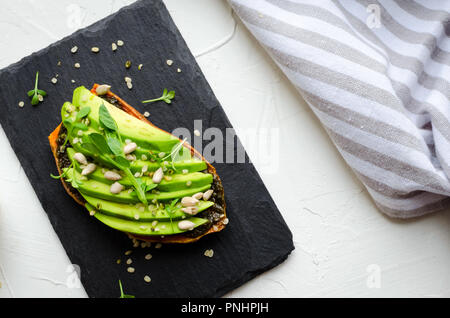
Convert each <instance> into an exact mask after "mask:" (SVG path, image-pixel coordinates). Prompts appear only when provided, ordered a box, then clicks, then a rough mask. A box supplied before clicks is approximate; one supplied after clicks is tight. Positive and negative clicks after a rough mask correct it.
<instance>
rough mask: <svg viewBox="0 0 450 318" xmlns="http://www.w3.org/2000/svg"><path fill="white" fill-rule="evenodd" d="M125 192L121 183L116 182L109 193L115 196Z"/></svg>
mask: <svg viewBox="0 0 450 318" xmlns="http://www.w3.org/2000/svg"><path fill="white" fill-rule="evenodd" d="M122 190H123V185H121V184H120V183H119V182H114V183H113V184H112V185H111V187H110V188H109V191H110V192H111V193H113V194H118V193H120V192H121V191H122Z"/></svg>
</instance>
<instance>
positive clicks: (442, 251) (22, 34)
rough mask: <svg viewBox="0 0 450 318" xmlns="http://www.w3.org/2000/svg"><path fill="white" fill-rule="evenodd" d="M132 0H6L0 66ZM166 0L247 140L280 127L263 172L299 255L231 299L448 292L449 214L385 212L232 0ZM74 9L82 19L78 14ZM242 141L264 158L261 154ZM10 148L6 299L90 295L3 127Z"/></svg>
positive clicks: (1, 141) (0, 206) (5, 168)
mask: <svg viewBox="0 0 450 318" xmlns="http://www.w3.org/2000/svg"><path fill="white" fill-rule="evenodd" d="M131 2H133V1H130V0H128V1H127V0H100V1H86V0H82V1H75V0H72V1H70V0H59V1H52V0H39V1H37V0H14V1H13V0H2V1H1V2H0V12H1V15H0V33H1V34H2V35H1V37H0V68H2V67H6V66H8V65H9V64H11V63H13V62H16V61H18V60H19V59H21V58H22V57H24V56H27V55H29V54H31V53H32V52H35V51H38V50H39V49H42V48H44V47H46V46H47V45H49V44H51V43H53V42H54V41H56V40H58V39H61V38H62V37H64V36H67V35H69V34H71V33H72V32H74V31H75V28H77V27H84V26H87V25H89V24H91V23H93V22H95V21H97V20H99V19H101V18H103V17H105V16H107V15H109V14H110V13H112V12H115V11H117V10H118V9H119V8H120V7H122V6H125V5H127V4H129V3H131ZM164 2H165V3H166V5H167V7H168V9H169V11H170V13H171V14H172V16H173V18H174V20H175V23H176V24H177V25H178V27H179V29H180V31H181V33H182V34H183V36H184V38H185V39H186V42H187V43H188V45H189V47H190V49H191V50H192V52H193V53H194V55H196V56H197V61H198V63H199V65H200V67H201V68H202V70H203V72H204V74H205V76H206V78H207V79H208V81H209V83H210V85H211V86H212V88H213V90H214V92H215V94H216V96H217V97H218V99H219V101H220V102H221V104H222V106H223V107H224V109H225V112H226V113H227V115H228V116H229V118H230V120H231V122H232V124H233V125H234V127H235V128H236V130H237V132H238V134H239V131H242V132H243V131H244V130H245V129H247V128H260V129H262V130H261V133H263V130H264V129H265V128H275V129H277V128H278V129H279V134H280V140H281V143H280V148H279V157H278V158H279V168H278V169H277V171H276V172H275V173H274V172H273V171H268V169H265V166H264V165H263V163H259V162H257V160H255V161H256V162H255V165H256V167H257V169H258V171H259V172H260V174H261V177H262V179H263V180H264V182H265V184H266V186H267V188H268V189H269V191H270V193H271V194H272V196H273V198H274V200H275V201H276V203H277V204H278V207H279V209H280V211H281V212H282V214H283V216H284V218H285V220H286V222H287V223H288V224H289V226H290V228H291V230H292V232H293V234H294V241H295V246H296V250H295V251H294V252H293V253H292V254H291V256H290V257H289V258H288V260H287V261H286V262H284V263H283V264H282V265H280V266H278V267H277V268H275V269H273V270H271V271H269V272H267V273H265V274H263V275H261V276H259V277H257V278H256V279H254V280H252V281H251V282H249V283H247V284H245V285H244V286H242V287H241V288H238V289H236V290H235V291H233V292H231V293H230V294H228V295H227V296H231V297H311V296H316V297H331V296H336V297H408V296H414V297H418V296H424V297H448V296H450V269H449V268H450V253H449V251H450V214H449V212H448V211H444V212H440V213H437V214H434V215H430V216H426V217H422V218H420V219H417V220H412V221H398V220H391V219H388V218H386V217H384V216H383V215H381V214H380V213H379V212H378V211H377V210H376V208H375V207H374V204H373V203H372V201H371V200H370V198H369V196H368V195H367V193H366V191H365V189H364V188H363V186H362V185H361V183H360V182H359V181H358V180H357V179H356V178H355V177H354V175H353V174H352V172H351V171H350V169H349V168H348V167H347V166H346V165H345V163H344V162H343V160H342V159H341V157H340V156H339V154H338V152H337V151H336V150H335V148H334V147H333V145H332V143H331V142H330V141H329V139H328V137H327V135H326V133H325V131H324V130H323V129H322V127H321V126H320V123H319V122H318V121H317V119H316V118H315V117H314V115H313V114H312V112H311V111H310V110H309V108H308V107H307V105H306V104H305V102H304V101H303V100H302V98H301V97H300V96H299V95H298V94H297V92H296V91H295V89H294V88H293V87H292V86H291V85H290V84H289V82H288V81H287V79H286V78H285V77H284V76H283V75H282V74H281V73H280V72H279V71H278V69H277V68H276V66H275V65H274V64H273V63H272V62H271V60H270V59H269V58H268V56H267V55H266V54H265V52H264V51H263V50H262V49H261V48H260V47H259V45H258V44H257V43H256V42H255V40H254V39H253V38H252V36H251V35H250V34H249V33H248V32H247V31H246V29H245V28H244V27H243V26H242V24H241V23H240V22H238V21H237V19H236V17H235V16H233V15H232V14H231V10H230V8H229V6H228V4H227V3H226V2H225V1H223V0H165V1H164ZM74 5H75V6H74ZM76 8H81V11H80V12H81V19H80V20H79V21H77V20H76V19H75V20H74V19H72V17H73V15H72V14H73V13H74V10H75V9H76ZM78 22H79V23H78ZM124 40H126V39H124ZM0 107H1V105H0ZM26 107H29V106H28V105H27V106H26ZM17 111H20V109H18V110H17ZM0 116H1V113H0ZM242 142H243V143H244V146H245V147H246V148H247V150H248V152H249V155H250V157H251V158H258V149H257V147H252V145H251V141H249V140H245V139H244V140H242ZM0 149H1V156H0V282H1V288H0V297H85V296H86V294H85V292H84V290H83V289H73V288H67V286H66V285H65V282H66V279H67V276H68V274H67V273H66V269H67V266H68V265H69V264H70V262H69V260H68V258H67V255H66V254H65V252H64V250H63V248H62V246H61V244H60V242H59V240H58V238H57V236H56V234H55V233H54V231H53V229H52V227H51V225H50V224H49V221H48V219H47V217H46V214H45V212H44V211H43V210H42V207H41V205H40V203H39V201H38V200H37V198H36V196H35V194H34V192H33V190H32V188H31V186H30V184H29V182H28V180H27V179H26V177H25V174H24V172H23V170H22V168H21V167H20V165H19V162H18V160H17V158H16V157H15V154H14V153H13V151H12V149H11V147H10V145H9V143H8V141H7V139H6V137H5V135H4V132H3V130H2V129H0ZM372 264H375V265H372ZM378 270H379V276H378ZM82 274H83V273H82V272H81V275H82ZM150 275H151V273H150ZM378 278H379V280H378ZM368 282H369V283H368ZM378 283H379V285H378ZM370 287H379V288H370ZM149 288H151V285H149Z"/></svg>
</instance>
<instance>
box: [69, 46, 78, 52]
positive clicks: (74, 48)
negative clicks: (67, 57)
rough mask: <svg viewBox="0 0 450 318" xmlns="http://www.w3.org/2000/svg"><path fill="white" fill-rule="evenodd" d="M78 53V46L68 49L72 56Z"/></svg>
mask: <svg viewBox="0 0 450 318" xmlns="http://www.w3.org/2000/svg"><path fill="white" fill-rule="evenodd" d="M77 51H78V46H74V47H73V48H71V49H70V52H72V53H73V54H75V53H77Z"/></svg>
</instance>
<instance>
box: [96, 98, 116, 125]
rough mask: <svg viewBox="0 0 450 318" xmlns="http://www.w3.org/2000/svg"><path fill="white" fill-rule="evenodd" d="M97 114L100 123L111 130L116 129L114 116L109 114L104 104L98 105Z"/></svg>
mask: <svg viewBox="0 0 450 318" xmlns="http://www.w3.org/2000/svg"><path fill="white" fill-rule="evenodd" d="M98 115H99V120H100V123H101V124H102V125H103V126H105V127H107V128H109V129H111V130H113V131H117V124H116V121H115V120H114V118H112V116H111V114H110V113H109V111H108V109H107V108H106V106H105V105H104V104H102V105H100V108H99V110H98Z"/></svg>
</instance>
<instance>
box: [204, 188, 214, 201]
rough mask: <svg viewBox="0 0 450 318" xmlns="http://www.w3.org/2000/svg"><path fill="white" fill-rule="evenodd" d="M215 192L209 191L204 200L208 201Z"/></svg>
mask: <svg viewBox="0 0 450 318" xmlns="http://www.w3.org/2000/svg"><path fill="white" fill-rule="evenodd" d="M213 192H214V191H213V190H208V191H206V192H205V193H203V200H205V201H208V200H209V199H210V198H211V196H212V194H213Z"/></svg>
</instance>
